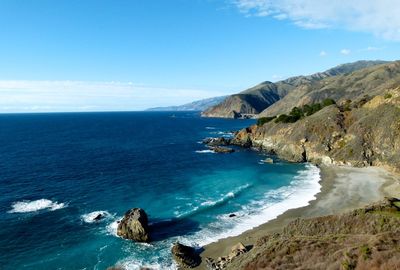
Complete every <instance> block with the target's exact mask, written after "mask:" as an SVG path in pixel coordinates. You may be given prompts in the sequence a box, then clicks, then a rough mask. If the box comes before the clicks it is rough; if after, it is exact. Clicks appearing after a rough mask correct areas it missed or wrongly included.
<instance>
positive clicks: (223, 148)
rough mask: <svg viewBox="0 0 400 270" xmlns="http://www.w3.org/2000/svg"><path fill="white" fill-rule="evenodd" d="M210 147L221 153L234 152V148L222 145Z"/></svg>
mask: <svg viewBox="0 0 400 270" xmlns="http://www.w3.org/2000/svg"><path fill="white" fill-rule="evenodd" d="M210 149H211V150H213V151H214V152H215V153H222V154H227V153H233V152H235V150H234V149H232V148H229V147H222V146H216V147H210Z"/></svg>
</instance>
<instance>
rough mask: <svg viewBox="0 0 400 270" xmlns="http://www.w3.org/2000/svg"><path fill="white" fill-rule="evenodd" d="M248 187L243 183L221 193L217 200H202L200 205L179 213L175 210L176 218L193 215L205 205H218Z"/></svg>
mask: <svg viewBox="0 0 400 270" xmlns="http://www.w3.org/2000/svg"><path fill="white" fill-rule="evenodd" d="M248 187H250V185H249V184H245V185H243V186H240V187H238V188H236V189H234V190H233V191H230V192H228V193H226V194H225V195H222V197H221V198H220V199H218V200H214V201H213V200H206V201H204V202H201V203H200V206H195V207H193V209H192V210H190V211H187V212H184V213H179V211H175V212H174V214H175V215H176V217H178V218H182V217H188V216H190V215H193V214H194V213H196V211H198V210H199V209H200V210H203V209H204V208H207V207H212V206H215V205H218V204H222V203H224V202H225V201H227V200H229V199H231V198H233V197H235V196H236V195H238V194H239V193H240V192H242V191H243V190H244V189H246V188H248ZM187 205H189V206H190V205H192V203H190V204H187Z"/></svg>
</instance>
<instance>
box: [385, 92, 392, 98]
mask: <svg viewBox="0 0 400 270" xmlns="http://www.w3.org/2000/svg"><path fill="white" fill-rule="evenodd" d="M391 97H392V94H390V93H386V94H385V96H384V98H385V99H388V98H391Z"/></svg>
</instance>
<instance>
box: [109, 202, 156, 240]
mask: <svg viewBox="0 0 400 270" xmlns="http://www.w3.org/2000/svg"><path fill="white" fill-rule="evenodd" d="M117 235H119V236H121V237H123V238H126V239H131V240H134V241H137V242H150V236H149V226H148V219H147V214H146V212H145V211H144V210H143V209H141V208H133V209H131V210H129V211H128V212H126V213H125V216H124V218H123V219H122V220H121V222H120V223H119V224H118V228H117Z"/></svg>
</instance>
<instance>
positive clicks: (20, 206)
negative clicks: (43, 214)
mask: <svg viewBox="0 0 400 270" xmlns="http://www.w3.org/2000/svg"><path fill="white" fill-rule="evenodd" d="M65 206H66V205H65V204H64V203H58V202H53V201H51V200H48V199H39V200H35V201H28V200H26V201H20V202H14V203H12V205H11V208H12V209H11V210H10V211H8V213H28V212H36V211H40V210H44V209H47V210H50V211H54V210H58V209H61V208H64V207H65Z"/></svg>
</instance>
